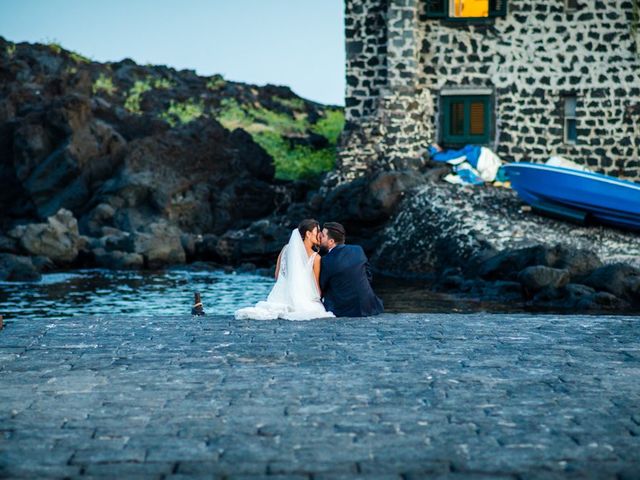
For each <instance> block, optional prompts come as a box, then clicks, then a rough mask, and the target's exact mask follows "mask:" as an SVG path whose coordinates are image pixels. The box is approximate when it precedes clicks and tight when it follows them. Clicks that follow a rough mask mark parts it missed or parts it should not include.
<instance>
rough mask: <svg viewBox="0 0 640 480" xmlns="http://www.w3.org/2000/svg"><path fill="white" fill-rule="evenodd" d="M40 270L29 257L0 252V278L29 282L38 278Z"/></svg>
mask: <svg viewBox="0 0 640 480" xmlns="http://www.w3.org/2000/svg"><path fill="white" fill-rule="evenodd" d="M40 278H41V276H40V272H38V269H37V268H36V267H35V266H34V265H33V263H32V262H31V259H30V258H29V257H23V256H20V255H12V254H10V253H0V280H2V281H13V282H29V281H37V280H40Z"/></svg>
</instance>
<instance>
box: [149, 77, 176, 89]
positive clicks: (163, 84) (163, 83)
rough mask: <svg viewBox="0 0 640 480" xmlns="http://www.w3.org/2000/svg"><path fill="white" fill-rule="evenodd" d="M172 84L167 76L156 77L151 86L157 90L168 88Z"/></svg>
mask: <svg viewBox="0 0 640 480" xmlns="http://www.w3.org/2000/svg"><path fill="white" fill-rule="evenodd" d="M173 86H174V83H173V82H172V81H171V80H169V79H168V78H156V79H155V80H154V81H153V88H157V89H158V90H168V89H170V88H172V87H173Z"/></svg>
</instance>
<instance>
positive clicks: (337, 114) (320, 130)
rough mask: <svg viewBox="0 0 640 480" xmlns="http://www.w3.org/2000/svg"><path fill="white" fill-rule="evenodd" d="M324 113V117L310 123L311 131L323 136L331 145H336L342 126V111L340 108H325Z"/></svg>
mask: <svg viewBox="0 0 640 480" xmlns="http://www.w3.org/2000/svg"><path fill="white" fill-rule="evenodd" d="M325 113H326V116H325V117H324V118H321V119H320V120H318V121H317V122H316V123H315V124H314V125H312V127H311V131H312V132H314V133H317V134H319V135H322V136H323V137H325V138H326V139H327V140H329V143H330V144H331V145H336V144H337V143H338V138H339V137H340V133H342V129H343V128H344V112H343V111H342V110H326V111H325Z"/></svg>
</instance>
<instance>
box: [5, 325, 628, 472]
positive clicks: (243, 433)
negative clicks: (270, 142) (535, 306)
mask: <svg viewBox="0 0 640 480" xmlns="http://www.w3.org/2000/svg"><path fill="white" fill-rule="evenodd" d="M222 476H229V477H231V478H243V477H245V476H246V477H263V476H274V477H280V478H309V479H310V478H313V479H321V478H352V477H363V478H403V479H411V478H424V477H426V476H429V478H465V479H466V478H472V479H482V478H515V479H537V478H539V479H548V478H585V477H586V478H615V479H623V478H629V479H632V478H640V318H638V317H635V318H632V317H554V316H542V315H537V316H533V315H486V314H474V315H383V316H380V317H377V318H369V319H359V320H349V319H346V320H322V321H312V322H284V321H275V322H251V321H247V322H236V321H234V320H232V319H231V318H229V317H204V318H198V319H195V320H194V319H191V318H190V317H183V318H169V317H161V318H140V317H136V318H123V317H105V318H102V317H82V318H73V319H65V320H57V321H52V320H42V321H40V320H36V321H23V322H20V321H15V322H11V323H9V325H8V326H7V327H6V328H5V329H4V330H3V331H2V332H0V477H2V478H23V477H24V478H49V477H51V478H64V477H70V478H76V477H82V478H118V479H119V478H168V479H179V478H212V477H222Z"/></svg>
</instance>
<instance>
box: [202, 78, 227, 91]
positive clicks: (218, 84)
mask: <svg viewBox="0 0 640 480" xmlns="http://www.w3.org/2000/svg"><path fill="white" fill-rule="evenodd" d="M226 84H227V82H226V81H225V80H224V78H222V75H214V76H213V77H211V78H210V79H209V80H208V81H207V88H208V89H209V90H218V89H220V88H222V87H224V86H225V85H226Z"/></svg>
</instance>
